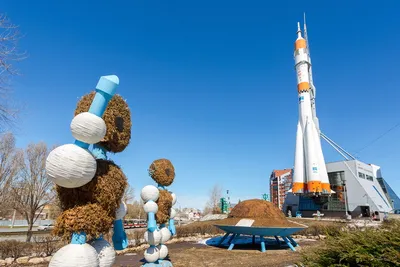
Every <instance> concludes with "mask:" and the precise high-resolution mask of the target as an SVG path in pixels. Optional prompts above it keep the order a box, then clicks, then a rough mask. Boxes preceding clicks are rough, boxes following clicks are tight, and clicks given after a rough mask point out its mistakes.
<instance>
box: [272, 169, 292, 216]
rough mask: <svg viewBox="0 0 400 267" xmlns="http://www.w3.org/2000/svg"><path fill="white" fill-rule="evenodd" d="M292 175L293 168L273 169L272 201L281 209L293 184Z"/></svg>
mask: <svg viewBox="0 0 400 267" xmlns="http://www.w3.org/2000/svg"><path fill="white" fill-rule="evenodd" d="M292 176H293V170H292V169H284V170H273V171H272V173H271V176H270V178H269V181H270V187H269V192H270V201H271V202H272V203H273V204H274V206H276V207H278V208H279V209H282V206H283V203H284V202H285V199H286V195H287V193H288V191H289V190H290V188H291V186H292Z"/></svg>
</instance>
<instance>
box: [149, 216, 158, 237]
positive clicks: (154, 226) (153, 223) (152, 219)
mask: <svg viewBox="0 0 400 267" xmlns="http://www.w3.org/2000/svg"><path fill="white" fill-rule="evenodd" d="M156 229H157V222H156V216H155V214H154V212H149V213H148V214H147V230H149V232H150V233H152V232H154V231H155V230H156Z"/></svg>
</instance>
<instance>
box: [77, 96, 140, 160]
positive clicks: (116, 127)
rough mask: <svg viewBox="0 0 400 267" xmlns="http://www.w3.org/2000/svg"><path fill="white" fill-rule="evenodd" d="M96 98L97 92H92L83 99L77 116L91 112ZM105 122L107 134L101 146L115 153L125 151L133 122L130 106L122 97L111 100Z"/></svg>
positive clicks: (78, 107) (106, 111)
mask: <svg viewBox="0 0 400 267" xmlns="http://www.w3.org/2000/svg"><path fill="white" fill-rule="evenodd" d="M94 96H95V92H91V93H89V94H87V95H85V96H83V97H82V98H81V100H80V101H79V102H78V105H77V107H76V110H75V116H76V115H78V114H79V113H82V112H87V111H88V110H89V107H90V105H91V104H92V101H93V98H94ZM103 120H104V122H105V123H106V126H107V132H106V135H105V136H104V140H102V141H101V142H100V145H101V146H103V147H104V148H105V149H106V150H107V151H110V152H113V153H118V152H122V151H124V149H125V148H126V147H127V146H128V145H129V142H130V139H131V128H132V121H131V112H130V110H129V107H128V104H127V103H126V102H125V100H124V99H123V98H122V97H121V96H120V95H118V94H116V95H114V96H113V97H112V98H111V100H110V102H109V103H108V105H107V108H106V110H105V112H104V115H103Z"/></svg>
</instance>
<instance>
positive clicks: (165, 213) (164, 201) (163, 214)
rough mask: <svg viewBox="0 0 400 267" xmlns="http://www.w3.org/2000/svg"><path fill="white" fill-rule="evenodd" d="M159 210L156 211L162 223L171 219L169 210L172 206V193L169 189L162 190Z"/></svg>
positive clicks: (158, 202) (157, 217) (159, 198)
mask: <svg viewBox="0 0 400 267" xmlns="http://www.w3.org/2000/svg"><path fill="white" fill-rule="evenodd" d="M156 203H157V205H158V211H157V213H156V221H157V222H158V223H160V224H163V223H167V222H168V220H169V216H170V214H169V212H170V210H171V208H172V195H171V193H170V192H168V191H167V190H160V196H159V197H158V200H157V202H156Z"/></svg>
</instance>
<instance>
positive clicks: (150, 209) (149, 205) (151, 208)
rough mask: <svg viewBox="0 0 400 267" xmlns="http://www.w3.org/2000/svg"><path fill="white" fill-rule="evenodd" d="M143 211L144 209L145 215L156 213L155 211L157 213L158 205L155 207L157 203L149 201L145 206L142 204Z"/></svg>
mask: <svg viewBox="0 0 400 267" xmlns="http://www.w3.org/2000/svg"><path fill="white" fill-rule="evenodd" d="M143 209H144V211H145V212H146V213H149V212H154V213H157V211H158V205H157V203H156V202H154V201H149V202H147V203H146V204H144V206H143Z"/></svg>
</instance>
